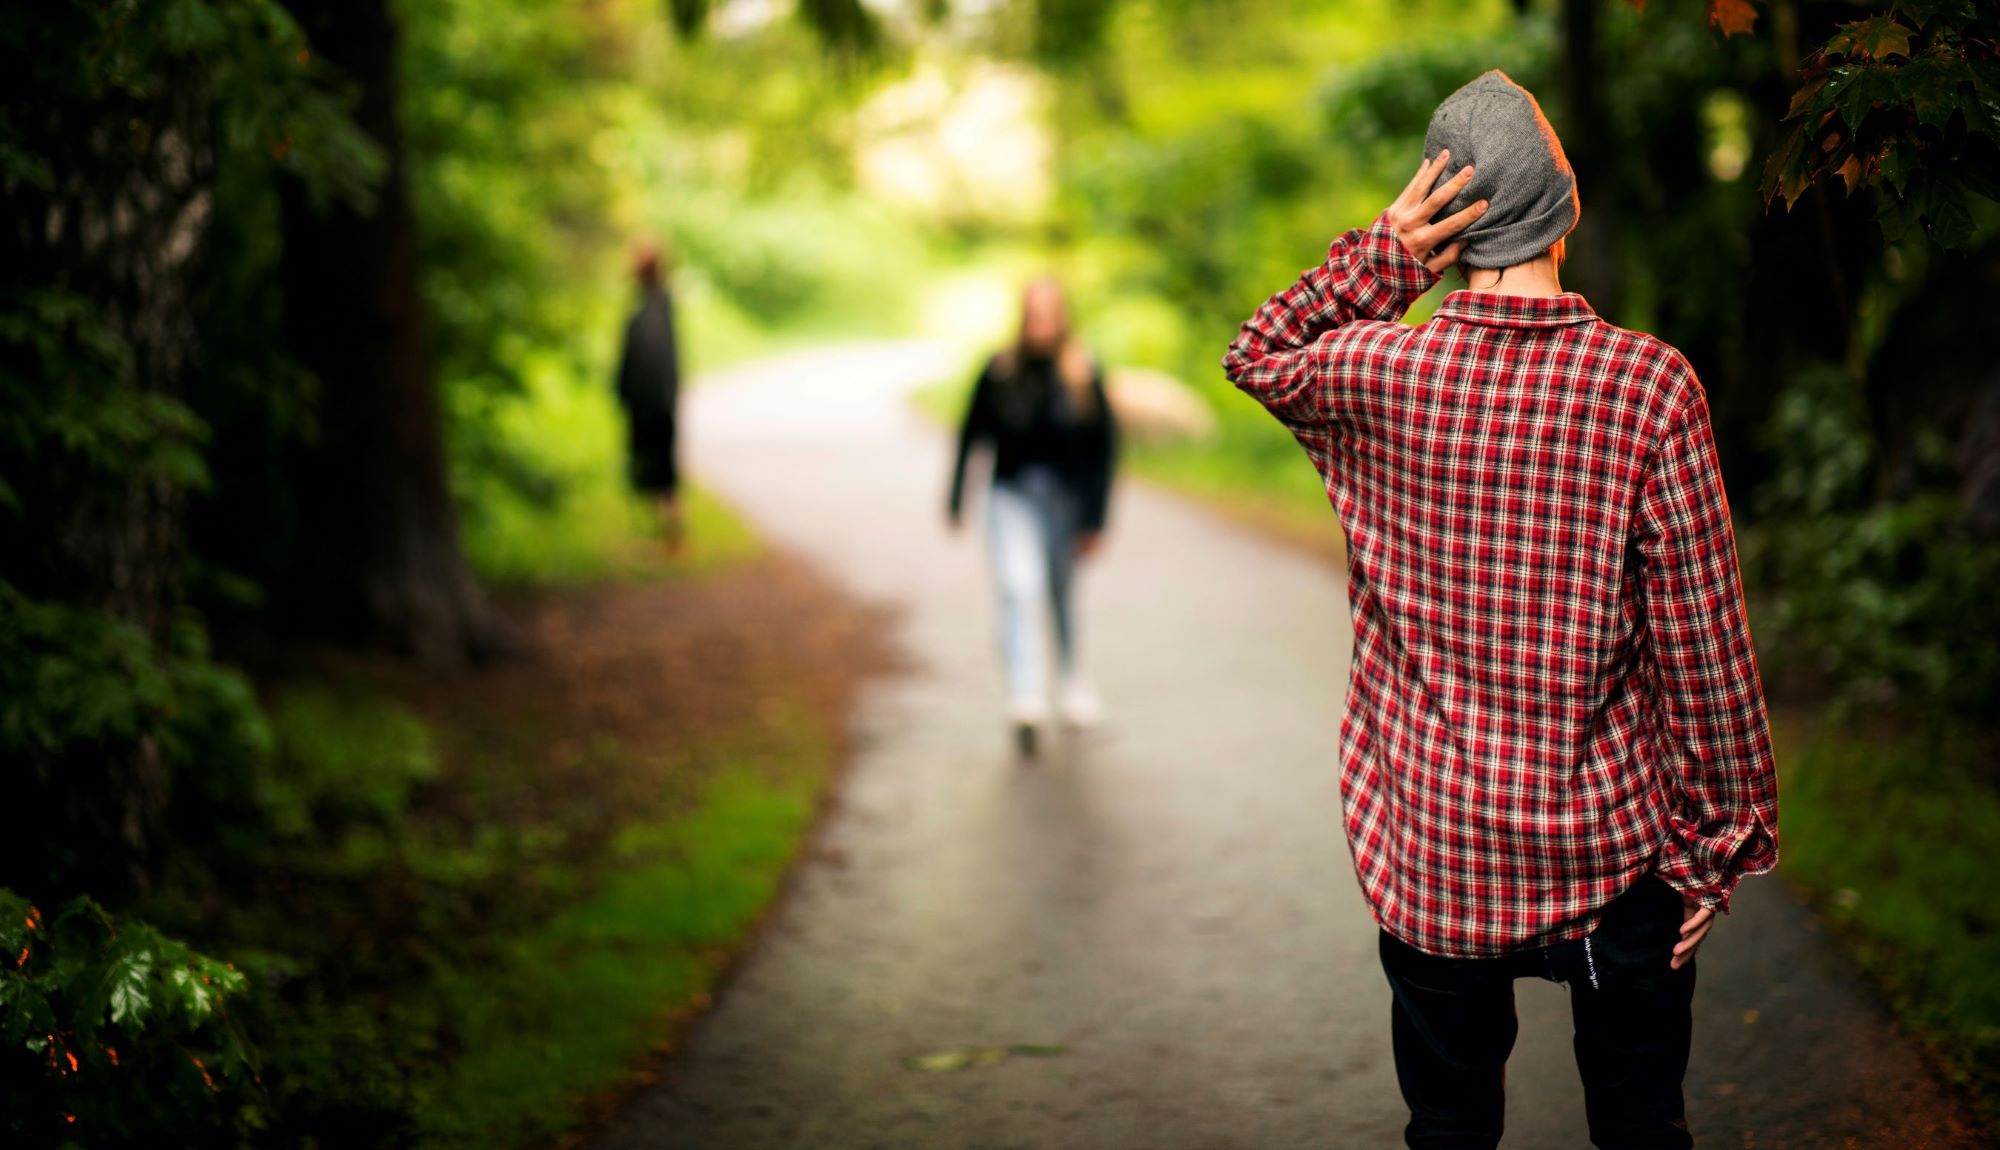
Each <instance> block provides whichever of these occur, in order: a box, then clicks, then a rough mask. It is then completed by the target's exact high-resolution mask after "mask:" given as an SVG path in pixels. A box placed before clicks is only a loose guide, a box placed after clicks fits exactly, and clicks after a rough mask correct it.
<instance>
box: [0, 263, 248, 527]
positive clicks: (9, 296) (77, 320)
mask: <svg viewBox="0 0 2000 1150" xmlns="http://www.w3.org/2000/svg"><path fill="white" fill-rule="evenodd" d="M131 354H132V353H131V349H130V347H129V346H128V345H127V344H126V343H125V341H124V340H123V339H122V338H121V337H120V335H119V333H118V332H117V331H116V330H114V329H113V328H112V327H111V326H110V325H109V324H107V323H105V322H104V320H103V319H102V318H101V315H100V312H99V309H98V308H97V307H96V305H95V304H93V303H92V301H90V300H88V299H85V298H83V297H81V296H79V295H76V294H75V293H72V292H65V291H61V290H58V289H40V290H22V291H16V292H8V293H5V294H4V295H0V407H4V408H5V409H6V410H7V411H8V412H9V413H10V416H9V418H8V420H7V421H6V424H5V425H4V427H0V514H6V513H7V512H9V511H11V512H13V513H15V514H17V515H27V514H40V515H44V516H46V515H49V514H50V513H51V509H50V508H46V507H24V506H22V505H21V500H22V498H23V497H24V492H25V491H26V490H27V489H29V488H31V487H35V486H40V485H39V484H36V483H35V482H34V474H33V473H34V472H35V471H36V470H37V469H40V468H47V467H60V468H62V469H64V470H65V471H72V472H77V473H80V474H79V475H78V479H77V482H79V483H82V484H86V485H89V486H100V487H112V486H116V485H120V484H126V483H140V482H147V481H154V480H157V481H161V482H165V483H170V484H173V485H175V486H179V487H192V486H198V485H200V484H202V483H204V482H206V480H207V478H208V472H207V469H206V468H205V467H204V466H203V463H202V459H201V455H200V452H199V447H200V444H201V440H202V437H203V434H204V430H205V429H204V428H203V425H202V423H201V421H200V420H199V419H197V418H196V417H195V415H194V413H193V412H191V411H190V410H189V409H188V408H187V406H186V405H185V404H183V403H181V402H179V401H178V400H175V399H173V398H171V397H169V396H166V395H161V394H159V393H156V392H147V391H140V390H137V389H135V388H133V387H131V386H130V380H131Z"/></svg>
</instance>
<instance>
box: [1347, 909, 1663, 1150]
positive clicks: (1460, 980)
mask: <svg viewBox="0 0 2000 1150" xmlns="http://www.w3.org/2000/svg"><path fill="white" fill-rule="evenodd" d="M1681 920H1682V912H1681V900H1680V895H1679V894H1678V893H1677V892H1676V891H1675V890H1674V889H1673V888H1672V887H1670V886H1668V885H1667V884H1666V882H1665V881H1663V880H1662V879H1660V878H1659V877H1658V876H1656V875H1647V876H1645V877H1644V878H1641V879H1640V880H1639V881H1638V882H1636V883H1634V884H1633V885H1632V887H1631V889H1629V890H1627V891H1626V892H1625V893H1624V894H1621V895H1619V896H1618V897H1617V898H1615V899H1613V900H1612V901H1611V902H1610V904H1609V905H1607V906H1606V907H1605V909H1604V920H1603V922H1602V924H1601V925H1599V927H1598V928H1597V930H1596V931H1594V932H1592V933H1591V934H1590V935H1589V936H1588V937H1586V938H1577V939H1569V940H1567V941H1564V942H1559V943H1556V944H1554V945H1552V946H1546V947H1540V948H1536V949H1533V950H1525V951H1521V952H1519V953H1516V954H1509V955H1504V956H1501V957H1499V958H1441V957H1439V956H1437V955H1431V954H1425V953H1424V952H1422V951H1420V950H1417V949H1416V948H1414V947H1411V946H1408V945H1406V944H1404V943H1402V942H1399V941H1398V940H1396V939H1395V938H1393V937H1391V936H1390V935H1389V934H1388V933H1387V932H1386V931H1385V932H1383V934H1382V969H1383V970H1385V971H1387V972H1388V975H1389V986H1390V989H1391V990H1393V991H1394V992H1395V1006H1394V1008H1393V1025H1394V1028H1395V1030H1394V1035H1395V1047H1396V1077H1397V1079H1398V1080H1399V1081H1400V1082H1401V1083H1402V1087H1403V1100H1404V1101H1405V1102H1407V1103H1408V1104H1409V1107H1410V1124H1409V1126H1408V1127H1407V1128H1406V1129H1405V1130H1404V1132H1403V1139H1404V1141H1406V1142H1407V1143H1409V1145H1410V1146H1412V1147H1416V1148H1419V1150H1470V1148H1474V1147H1477V1148H1479V1150H1491V1148H1492V1147H1495V1146H1498V1145H1499V1144H1500V1131H1501V1128H1502V1126H1503V1124H1504V1121H1505V1112H1506V1097H1505V1092H1504V1089H1503V1086H1504V1083H1505V1080H1506V1073H1507V1055H1508V1053H1509V1052H1510V1051H1512V1050H1513V1048H1514V1035H1515V1032H1516V1031H1517V1030H1518V1029H1519V1026H1518V1023H1517V1021H1516V1019H1515V1016H1514V980H1515V979H1517V978H1526V977H1531V976H1532V977H1535V978H1547V979H1551V980H1553V981H1556V982H1561V983H1566V984H1567V985H1568V986H1569V992H1570V1007H1571V1010H1572V1012H1573V1013H1574V1015H1575V1020H1576V1066H1577V1070H1578V1071H1579V1072H1580V1073H1581V1075H1582V1077H1583V1090H1584V1105H1585V1109H1586V1111H1587V1113H1588V1116H1589V1120H1590V1140H1591V1142H1592V1144H1594V1145H1596V1146H1600V1147H1604V1148H1606V1150H1611V1148H1614V1147H1615V1148H1617V1150H1625V1148H1627V1147H1635V1148H1636V1147H1674V1148H1681V1147H1689V1146H1693V1145H1694V1139H1693V1137H1691V1136H1690V1135H1689V1134H1688V1128H1687V1118H1686V1114H1685V1110H1684V1108H1683V1106H1682V1100H1681V1079H1682V1077H1683V1076H1684V1075H1685V1074H1686V1073H1687V1062H1688V1042H1689V1039H1690V1038H1691V1037H1692V1035H1693V1026H1694V1022H1693V1013H1692V1009H1691V1007H1692V1004H1693V1002H1694V963H1692V962H1690V963H1688V964H1687V965H1686V966H1683V967H1682V968H1681V969H1679V970H1674V969H1672V967H1671V962H1672V958H1673V949H1674V944H1675V943H1676V942H1678V941H1679V939H1680V924H1681Z"/></svg>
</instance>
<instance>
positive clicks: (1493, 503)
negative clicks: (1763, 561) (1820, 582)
mask: <svg viewBox="0 0 2000 1150" xmlns="http://www.w3.org/2000/svg"><path fill="white" fill-rule="evenodd" d="M1424 155H1425V156H1426V157H1427V158H1426V159H1425V161H1424V164H1423V166H1422V167H1421V168H1420V169H1419V170H1418V171H1417V174H1416V175H1415V176H1414V177H1412V178H1411V180H1410V184H1409V186H1408V187H1407V188H1405V189H1404V190H1403V194H1402V195H1401V196H1400V197H1398V198H1397V200H1396V202H1395V203H1394V204H1392V205H1390V207H1389V209H1388V210H1387V211H1385V212H1383V213H1382V214H1381V215H1380V216H1379V217H1377V218H1376V220H1375V222H1374V224H1373V225H1372V226H1370V227H1368V228H1365V229H1361V228H1357V229H1355V230H1353V231H1350V232H1348V233H1346V234H1345V235H1343V236H1341V237H1340V238H1339V239H1337V240H1335V241H1334V242H1333V245H1332V247H1331V248H1330V249H1329V251H1328V253H1327V258H1326V262H1325V263H1324V264H1322V265H1320V266H1319V267H1316V268H1313V269H1312V270H1310V271H1308V272H1306V273H1305V275H1304V276H1303V277H1302V278H1301V279H1300V280H1299V281H1298V282H1297V283H1296V284H1294V285H1293V286H1292V287H1291V288H1289V289H1287V290H1285V291H1283V292H1280V293H1279V294H1278V295H1276V296H1274V297H1273V298H1272V299H1271V300H1270V301H1269V302H1268V303H1266V304H1265V305H1264V306H1263V307H1262V308H1261V309H1259V310H1258V312H1257V314H1256V315H1255V316H1253V317H1251V319H1250V320H1249V322H1247V323H1245V324H1244V325H1243V328H1242V331H1241V333H1240V334H1239V335H1238V336H1237V339H1236V342H1235V343H1234V344H1232V345H1231V346H1230V349H1229V353H1228V355H1227V356H1225V357H1224V359H1223V366H1224V369H1225V370H1226V371H1227V372H1228V373H1229V377H1230V379H1232V380H1234V381H1235V383H1236V385H1237V386H1238V387H1240V388H1242V389H1243V390H1244V391H1245V392H1247V393H1248V394H1250V395H1252V396H1254V397H1255V398H1256V399H1258V400H1259V401H1260V402H1262V403H1263V404H1264V406H1265V407H1266V408H1267V409H1269V410H1270V412H1271V413H1272V414H1273V415H1275V416H1277V417H1278V418H1279V419H1280V420H1281V421H1283V422H1284V424H1285V426H1286V427H1288V428H1289V429H1290V430H1291V431H1292V434H1293V435H1294V436H1295V437H1296V438H1297V439H1298V441H1299V443H1300V445H1301V446H1303V447H1304V448H1305V449H1306V453H1307V455H1308V456H1309V457H1310V458H1311V459H1312V462H1313V465H1314V466H1315V467H1316V468H1317V469H1318V470H1319V472H1320V475H1321V477H1322V478H1323V479H1324V480H1325V481H1326V487H1327V490H1328V492H1329V493H1330V494H1331V495H1332V496H1333V500H1334V503H1335V505H1336V506H1337V507H1338V508H1339V512H1340V519H1341V525H1342V526H1343V527H1344V528H1345V529H1346V535H1347V544H1348V571H1349V579H1348V593H1349V596H1350V598H1351V600H1352V606H1353V614H1354V671H1353V676H1352V680H1351V682H1350V684H1349V687H1348V694H1347V716H1346V719H1345V721H1344V722H1343V724H1342V729H1341V755H1342V773H1341V796H1342V799H1343V801H1344V803H1345V806H1346V821H1347V832H1348V841H1349V845H1350V846H1351V847H1352V848H1353V854H1354V864H1355V869H1356V871H1357V873H1358V875H1359V877H1360V879H1361V886H1362V891H1363V893H1364V894H1365V895H1366V897H1367V899H1368V903H1369V905H1370V907H1371V908H1372V909H1373V911H1374V914H1375V918H1376V921H1377V922H1378V923H1379V924H1380V925H1381V927H1382V930H1381V933H1380V935H1379V937H1378V943H1379V945H1380V950H1381V958H1382V966H1383V969H1384V971H1385V973H1386V974H1387V976H1388V979H1389V985H1390V989H1391V991H1392V992H1393V996H1392V1002H1393V1005H1392V1008H1391V1035H1392V1041H1393V1044H1394V1049H1395V1056H1396V1076H1397V1079H1398V1081H1399V1082H1400V1083H1401V1085H1402V1089H1403V1098H1404V1100H1405V1101H1406V1102H1407V1103H1408V1104H1409V1107H1410V1122H1409V1125H1408V1127H1407V1128H1406V1129H1405V1131H1404V1140H1405V1141H1406V1142H1408V1144H1409V1145H1410V1146H1412V1147H1451V1148H1452V1150H1461V1148H1463V1150H1472V1148H1482V1150H1483V1148H1490V1147H1494V1146H1498V1145H1499V1144H1500V1136H1501V1131H1502V1128H1503V1126H1504V1124H1505V1108H1506V1095H1505V1090H1504V1082H1505V1079H1506V1068H1507V1057H1508V1054H1509V1052H1510V1051H1511V1050H1512V1049H1513V1045H1514V1037H1515V1034H1516V1031H1517V1029H1518V1026H1517V1022H1516V1019H1515V1014H1514V980H1515V979H1517V978H1547V979H1553V980H1556V981H1560V982H1565V983H1567V984H1568V985H1569V987H1570V993H1569V998H1570V1008H1571V1012H1572V1014H1573V1016H1574V1019H1575V1025H1576V1031H1575V1035H1576V1041H1575V1046H1576V1061H1577V1069H1578V1071H1579V1072H1580V1074H1581V1076H1582V1079H1583V1087H1584V1108H1585V1112H1586V1115H1587V1117H1588V1119H1589V1123H1590V1140H1591V1142H1592V1143H1593V1144H1594V1145H1597V1146H1602V1147H1614V1146H1615V1147H1640V1146H1645V1147H1689V1146H1692V1145H1694V1140H1693V1138H1692V1137H1691V1136H1690V1135H1689V1133H1688V1128H1687V1121H1686V1112H1685V1107H1684V1100H1683V1097H1682V1093H1681V1083H1682V1079H1683V1077H1684V1076H1685V1074H1686V1072H1687V1064H1688V1050H1689V1043H1690V1041H1691V1038H1692V1035H1693V1014H1692V1011H1691V1006H1692V1003H1693V999H1694V984H1695V961H1694V960H1695V951H1696V950H1697V949H1698V948H1699V947H1700V946H1701V943H1702V940H1703V939H1704V938H1705V937H1707V934H1708V932H1709V930H1710V928H1711V927H1712V926H1713V925H1714V922H1715V916H1716V914H1718V913H1720V912H1722V911H1724V910H1727V909H1728V906H1729V898H1730V894H1731V892H1732V891H1733V890H1734V889H1735V887H1736V884H1737V882H1738V881H1739V880H1740V879H1742V878H1743V876H1745V875H1751V874H1761V873H1763V872H1765V871H1768V870H1770V869H1771V868H1772V867H1773V866H1775V865H1776V864H1777V861H1778V796H1777V776H1776V773H1775V771H1774V769H1773V764H1772V758H1771V739H1770V731H1769V727H1768V724H1767V722H1766V719H1765V712H1764V695H1763V688H1762V686H1761V684H1760V683H1759V681H1758V676H1757V664H1756V653H1755V652H1754V651H1753V650H1752V649H1751V646H1750V627H1749V622H1748V620H1747V618H1746V616H1745V611H1744V605H1743V589H1742V586H1741V583H1740V581H1739V579H1738V576H1737V565H1736V545H1735V538H1734V535H1733V534H1732V532H1731V528H1730V523H1729V504H1728V501H1727V499H1726V498H1725V496H1724V493H1723V489H1722V475H1721V471H1720V469H1719V467H1718V464H1717V460H1716V452H1715V441H1714V439H1713V437H1712V436H1711V434H1710V429H1709V415H1708V404H1707V401H1706V398H1705V396H1704V393H1703V391H1702V388H1701V383H1700V381H1699V380H1697V379H1696V378H1695V376H1694V372H1693V371H1692V370H1691V369H1690V368H1689V367H1688V365H1687V361H1686V360H1685V359H1683V358H1682V357H1681V355H1680V354H1679V353H1678V352H1676V351H1674V349H1673V348H1671V347H1669V346H1667V345H1666V344H1665V343H1662V342H1661V341H1660V340H1657V339H1654V338H1653V337H1651V336H1648V335H1643V334H1641V333H1638V332H1633V331H1626V330H1624V329H1622V328H1618V327H1614V326H1612V325H1611V324H1608V323H1605V322H1604V321H1602V320H1600V319H1599V318H1598V317H1597V315H1596V313H1594V312H1593V311H1591V309H1590V305H1589V304H1588V303H1587V302H1585V300H1584V298H1583V297H1582V296H1580V295H1577V294H1575V293H1574V292H1565V291H1563V289H1562V284H1561V281H1560V278H1559V276H1558V274H1557V267H1558V265H1559V264H1560V263H1561V260H1562V252H1563V248H1564V237H1566V236H1567V235H1568V234H1569V232H1570V229H1571V228H1572V227H1574V226H1575V225H1576V221H1577V217H1578V212H1579V210H1580V208H1579V203H1578V199H1577V191H1576V179H1575V176H1574V175H1573V173H1572V172H1571V170H1570V166H1569V161H1568V160H1567V158H1566V157H1565V156H1564V155H1563V151H1562V143H1561V141H1559V140H1558V139H1557V138H1556V134H1555V131H1554V129H1552V128H1551V127H1550V126H1549V122H1548V120H1547V119H1546V118H1545V117H1544V116H1543V115H1542V110H1541V106H1540V105H1539V104H1537V103H1536V102H1535V98H1534V97H1533V96H1532V95H1530V94H1529V93H1528V92H1527V91H1526V90H1525V89H1523V88H1521V87H1520V86H1519V85H1516V84H1515V83H1514V82H1513V81H1511V80H1509V79H1508V78H1507V77H1506V76H1505V75H1504V74H1503V73H1500V72H1488V73H1486V74H1485V75H1483V76H1481V77H1479V78H1478V79H1476V80H1474V81H1473V82H1472V83H1470V84H1467V85H1466V86H1465V87H1463V88H1461V89H1459V90H1458V91H1457V92H1455V93H1453V94H1452V95H1451V97H1450V98H1449V99H1447V100H1446V101H1445V102H1444V103H1443V104H1441V105H1439V107H1438V109H1437V111H1436V112H1435V113H1434V114H1433V116H1432V118H1431V125H1430V132H1429V135H1428V138H1427V139H1426V141H1425V145H1424ZM1454 165H1455V166H1454ZM1454 264H1458V265H1459V266H1461V268H1462V269H1463V270H1464V273H1465V277H1466V287H1465V290H1462V291H1455V292H1452V293H1451V294H1450V295H1448V296H1446V297H1445V299H1444V302H1443V303H1442V304H1440V305H1439V306H1438V309H1437V312H1436V314H1435V315H1434V316H1433V317H1432V318H1431V319H1430V320H1429V321H1428V322H1427V323H1425V324H1424V325H1422V326H1421V327H1411V326H1408V325H1406V324H1403V323H1401V322H1399V321H1400V320H1401V319H1402V317H1403V314H1404V313H1405V312H1407V311H1408V310H1409V309H1410V305H1411V304H1413V303H1415V302H1416V300H1417V297H1418V296H1421V295H1423V294H1424V292H1425V291H1427V290H1429V289H1430V287H1431V286H1432V285H1434V284H1436V283H1437V282H1438V279H1439V277H1440V276H1441V275H1442V274H1443V273H1444V271H1445V270H1446V269H1447V268H1449V267H1451V266H1452V265H1454Z"/></svg>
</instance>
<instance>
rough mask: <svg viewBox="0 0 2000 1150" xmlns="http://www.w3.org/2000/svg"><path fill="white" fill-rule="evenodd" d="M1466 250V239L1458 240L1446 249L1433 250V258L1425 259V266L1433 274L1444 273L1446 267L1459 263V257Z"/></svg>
mask: <svg viewBox="0 0 2000 1150" xmlns="http://www.w3.org/2000/svg"><path fill="white" fill-rule="evenodd" d="M1464 252H1465V241H1464V240H1456V241H1454V242H1453V243H1452V245H1451V246H1450V247H1448V248H1446V249H1444V250H1443V251H1441V252H1432V253H1431V258H1429V259H1427V260H1425V261H1424V266H1425V267H1427V268H1429V269H1431V274H1432V275H1443V274H1444V269H1446V268H1448V267H1450V266H1451V265H1453V264H1455V263H1457V262H1458V257H1459V256H1460V255H1462V254H1463V253H1464Z"/></svg>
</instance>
